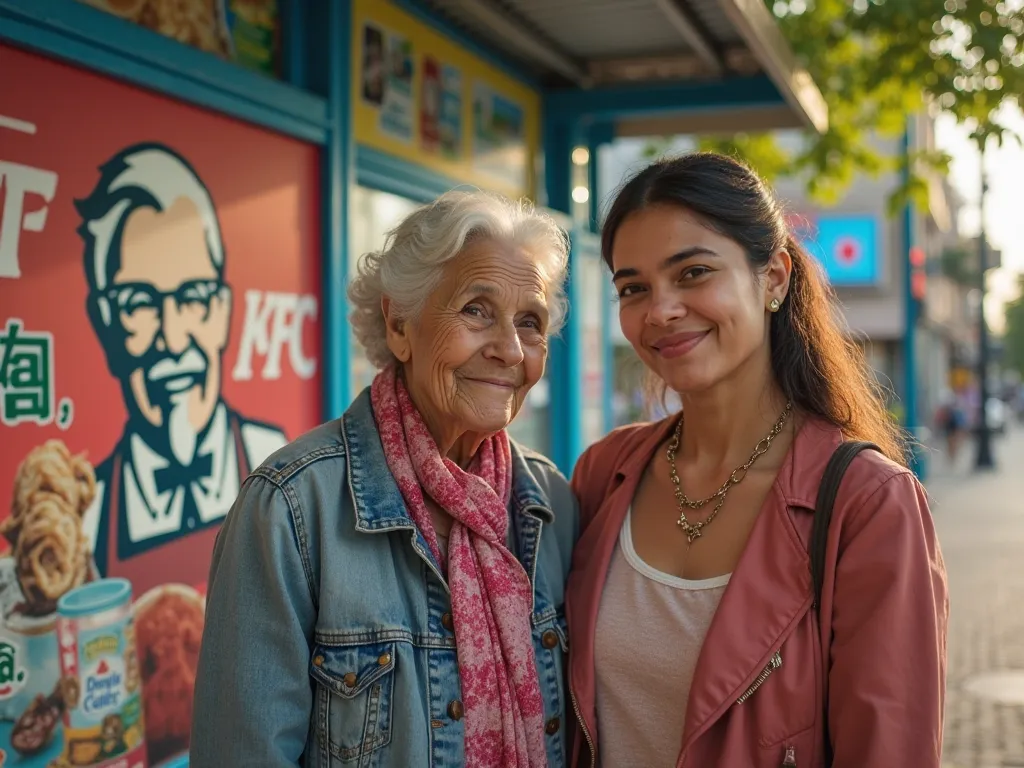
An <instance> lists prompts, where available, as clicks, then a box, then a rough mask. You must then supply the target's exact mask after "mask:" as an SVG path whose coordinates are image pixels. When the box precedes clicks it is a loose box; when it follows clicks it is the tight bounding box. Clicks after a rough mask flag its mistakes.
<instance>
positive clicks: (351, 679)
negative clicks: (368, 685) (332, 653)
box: [342, 672, 359, 688]
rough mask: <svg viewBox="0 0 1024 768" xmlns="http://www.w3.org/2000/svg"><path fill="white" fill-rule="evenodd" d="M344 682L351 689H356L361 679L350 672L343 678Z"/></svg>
mask: <svg viewBox="0 0 1024 768" xmlns="http://www.w3.org/2000/svg"><path fill="white" fill-rule="evenodd" d="M342 680H343V681H344V683H345V685H347V686H348V687H349V688H355V687H356V681H357V680H359V678H358V677H357V676H356V673H355V672H349V673H348V674H347V675H345V676H344V677H343V678H342Z"/></svg>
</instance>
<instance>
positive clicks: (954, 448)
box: [935, 389, 967, 463]
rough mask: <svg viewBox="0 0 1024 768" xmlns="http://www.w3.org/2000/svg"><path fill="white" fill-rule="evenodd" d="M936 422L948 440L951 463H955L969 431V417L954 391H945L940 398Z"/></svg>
mask: <svg viewBox="0 0 1024 768" xmlns="http://www.w3.org/2000/svg"><path fill="white" fill-rule="evenodd" d="M935 422H936V425H937V426H938V428H939V431H940V432H941V433H942V434H943V436H944V437H945V438H946V453H947V455H948V456H949V461H950V463H955V462H956V458H957V456H958V455H959V453H960V445H961V443H962V442H963V440H964V436H965V433H966V430H967V415H966V414H965V413H964V409H963V406H962V405H961V403H960V401H959V399H958V398H957V396H956V393H955V392H953V390H951V389H944V390H943V391H942V393H941V395H940V396H939V407H938V409H937V411H936V414H935Z"/></svg>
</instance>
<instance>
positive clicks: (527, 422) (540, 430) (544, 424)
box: [508, 370, 551, 456]
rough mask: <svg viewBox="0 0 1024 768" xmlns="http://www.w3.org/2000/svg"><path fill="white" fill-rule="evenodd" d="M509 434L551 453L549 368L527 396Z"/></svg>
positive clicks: (539, 451) (546, 452)
mask: <svg viewBox="0 0 1024 768" xmlns="http://www.w3.org/2000/svg"><path fill="white" fill-rule="evenodd" d="M508 434H509V436H510V437H511V438H512V439H513V440H516V441H517V442H520V443H522V444H523V445H525V446H526V447H527V448H532V449H533V450H535V451H537V452H538V453H543V454H544V455H545V456H550V455H551V389H550V384H549V379H548V372H547V370H545V372H544V377H543V378H542V379H541V380H540V381H538V382H537V383H536V384H535V385H534V386H533V389H531V390H530V393H529V394H528V395H527V396H526V402H525V403H523V407H522V409H521V410H520V411H519V414H518V415H517V416H516V418H515V420H514V421H513V422H512V424H511V425H509V428H508Z"/></svg>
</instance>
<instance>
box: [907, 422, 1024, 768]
mask: <svg viewBox="0 0 1024 768" xmlns="http://www.w3.org/2000/svg"><path fill="white" fill-rule="evenodd" d="M994 449H995V454H996V463H997V468H996V470H995V471H993V472H986V473H976V472H973V471H972V466H973V461H974V451H975V446H974V445H973V443H969V444H967V445H965V446H964V450H963V451H962V454H961V455H960V456H958V460H957V462H956V466H951V465H950V462H949V460H948V459H947V458H946V457H945V456H943V455H942V454H941V453H938V452H931V453H930V454H929V474H928V477H927V481H926V486H927V488H928V492H929V495H930V497H931V502H932V514H933V516H934V518H935V524H936V528H937V530H938V534H939V539H940V542H941V546H942V553H943V557H944V559H945V562H946V569H947V572H948V577H949V590H950V626H949V668H948V685H947V694H946V733H945V746H944V752H943V758H944V763H943V765H944V766H945V767H946V768H1008V767H1009V766H1021V767H1024V426H1021V425H1013V427H1011V432H1010V433H1009V434H1008V435H1006V436H1005V437H999V438H995V439H994ZM1012 671H1016V672H1018V673H1021V676H1020V677H1019V678H1018V679H1019V681H1020V682H1019V686H1018V687H1019V688H1020V689H1021V690H1020V691H1019V697H1018V700H1019V703H1005V701H1004V702H1002V703H1001V702H1000V701H998V700H995V699H993V698H989V697H987V696H985V695H979V694H977V693H974V692H972V690H973V689H972V688H971V683H972V681H976V679H977V676H979V675H984V674H987V673H996V674H997V673H1001V672H1012ZM1000 679H1001V680H1002V681H1004V682H1006V683H1007V687H1008V688H1010V689H1012V688H1013V686H1012V685H1010V684H1009V682H1008V681H1009V679H1010V678H1009V676H1003V677H1001V678H1000Z"/></svg>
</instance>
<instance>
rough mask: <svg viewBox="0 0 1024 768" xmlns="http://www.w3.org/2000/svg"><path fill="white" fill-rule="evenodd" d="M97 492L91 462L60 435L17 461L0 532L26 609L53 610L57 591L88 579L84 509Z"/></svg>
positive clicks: (60, 592)
mask: <svg viewBox="0 0 1024 768" xmlns="http://www.w3.org/2000/svg"><path fill="white" fill-rule="evenodd" d="M95 495H96V475H95V473H94V472H93V468H92V465H91V464H90V463H89V462H88V461H87V460H86V458H85V454H76V455H72V453H71V452H70V451H69V450H68V448H67V446H66V445H64V443H63V442H62V441H60V440H48V441H46V442H45V443H43V444H42V445H40V446H37V447H36V448H33V449H32V451H30V452H29V454H28V456H26V457H25V460H24V461H22V463H21V466H19V467H18V472H17V474H16V475H15V478H14V494H13V499H12V500H11V516H10V517H8V518H7V519H6V520H4V521H3V522H2V523H0V535H3V536H4V538H6V539H7V541H9V542H10V544H11V547H12V555H13V558H14V563H15V573H16V574H17V578H18V583H19V584H20V585H21V591H22V594H23V595H24V598H25V602H24V604H23V605H22V613H24V614H25V615H28V616H45V615H47V614H50V613H53V611H54V610H56V608H57V600H58V599H59V598H60V597H62V596H63V595H64V594H65V593H66V592H68V591H70V590H72V589H74V588H75V587H78V586H81V585H82V584H84V583H85V582H86V581H87V580H88V578H89V557H90V552H89V545H88V542H87V541H86V538H85V535H84V534H83V532H82V515H84V514H85V511H86V509H88V508H89V504H90V503H92V500H93V498H94V497H95Z"/></svg>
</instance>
